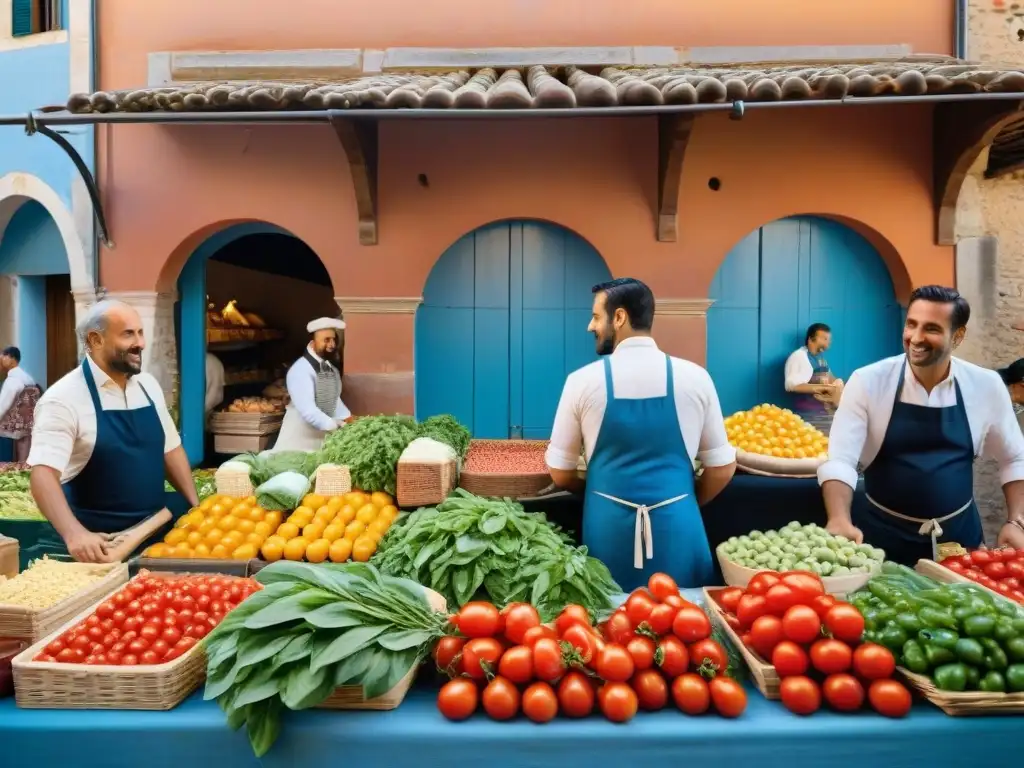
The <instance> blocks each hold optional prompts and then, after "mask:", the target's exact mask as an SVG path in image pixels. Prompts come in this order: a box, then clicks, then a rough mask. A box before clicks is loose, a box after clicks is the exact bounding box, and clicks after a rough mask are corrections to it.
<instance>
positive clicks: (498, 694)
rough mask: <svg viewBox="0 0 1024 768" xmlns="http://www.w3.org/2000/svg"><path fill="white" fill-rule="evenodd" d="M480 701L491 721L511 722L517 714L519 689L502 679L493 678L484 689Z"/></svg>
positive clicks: (499, 677)
mask: <svg viewBox="0 0 1024 768" xmlns="http://www.w3.org/2000/svg"><path fill="white" fill-rule="evenodd" d="M480 701H481V703H483V705H484V712H486V713H487V714H488V716H489V717H490V718H491V719H492V720H511V719H512V718H513V717H515V716H516V715H518V714H519V689H518V688H516V687H515V685H513V684H512V682H511V681H509V680H506V679H505V678H504V677H501V676H498V677H495V678H494V679H493V680H491V682H489V683H488V684H487V687H486V688H484V692H483V694H481V696H480Z"/></svg>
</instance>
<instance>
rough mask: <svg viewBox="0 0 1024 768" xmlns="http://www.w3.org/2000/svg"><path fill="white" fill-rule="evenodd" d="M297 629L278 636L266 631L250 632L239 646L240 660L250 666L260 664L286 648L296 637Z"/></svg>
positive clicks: (243, 664) (244, 664)
mask: <svg viewBox="0 0 1024 768" xmlns="http://www.w3.org/2000/svg"><path fill="white" fill-rule="evenodd" d="M296 631H297V630H295V629H291V630H287V631H285V632H282V633H281V634H278V635H276V636H268V635H267V633H264V632H255V633H252V634H249V635H248V636H247V637H246V638H245V639H244V640H242V641H241V643H239V646H238V661H239V662H240V663H241V664H242V666H245V667H248V666H252V665H254V664H259V663H260V662H261V661H264V660H266V659H269V658H270V657H271V656H274V655H276V654H278V653H280V652H281V651H282V650H284V648H285V646H287V645H288V644H289V643H291V641H292V640H294V639H295V637H296Z"/></svg>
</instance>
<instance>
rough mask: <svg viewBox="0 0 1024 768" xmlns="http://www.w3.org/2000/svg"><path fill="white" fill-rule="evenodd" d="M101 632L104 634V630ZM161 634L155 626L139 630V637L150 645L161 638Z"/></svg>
mask: <svg viewBox="0 0 1024 768" xmlns="http://www.w3.org/2000/svg"><path fill="white" fill-rule="evenodd" d="M97 629H99V627H97ZM100 631H101V632H102V630H100ZM160 634H161V632H160V629H158V628H157V627H156V626H154V625H153V624H147V625H146V626H144V627H143V628H142V629H140V630H139V637H141V638H142V639H143V640H145V641H147V642H149V643H152V642H153V641H154V640H156V639H157V638H159V637H160Z"/></svg>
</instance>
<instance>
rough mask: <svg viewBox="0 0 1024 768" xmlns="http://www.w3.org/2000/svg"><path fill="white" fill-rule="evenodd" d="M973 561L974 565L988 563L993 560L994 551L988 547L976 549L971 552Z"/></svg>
mask: <svg viewBox="0 0 1024 768" xmlns="http://www.w3.org/2000/svg"><path fill="white" fill-rule="evenodd" d="M970 557H971V563H972V564H974V565H981V566H984V565H988V564H989V563H991V562H992V552H991V551H989V550H987V549H976V550H975V551H974V552H971V554H970Z"/></svg>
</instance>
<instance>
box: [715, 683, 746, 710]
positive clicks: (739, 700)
mask: <svg viewBox="0 0 1024 768" xmlns="http://www.w3.org/2000/svg"><path fill="white" fill-rule="evenodd" d="M708 691H709V692H710V693H711V703H712V704H714V705H715V710H716V711H717V712H718V714H720V715H721V716H722V717H739V716H740V715H742V714H743V712H744V710H745V709H746V708H747V692H746V691H744V690H743V686H742V685H740V684H739V683H737V682H736V681H735V680H733V679H732V678H731V677H724V676H722V675H716V676H715V677H713V678H711V680H710V681H709V682H708Z"/></svg>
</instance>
